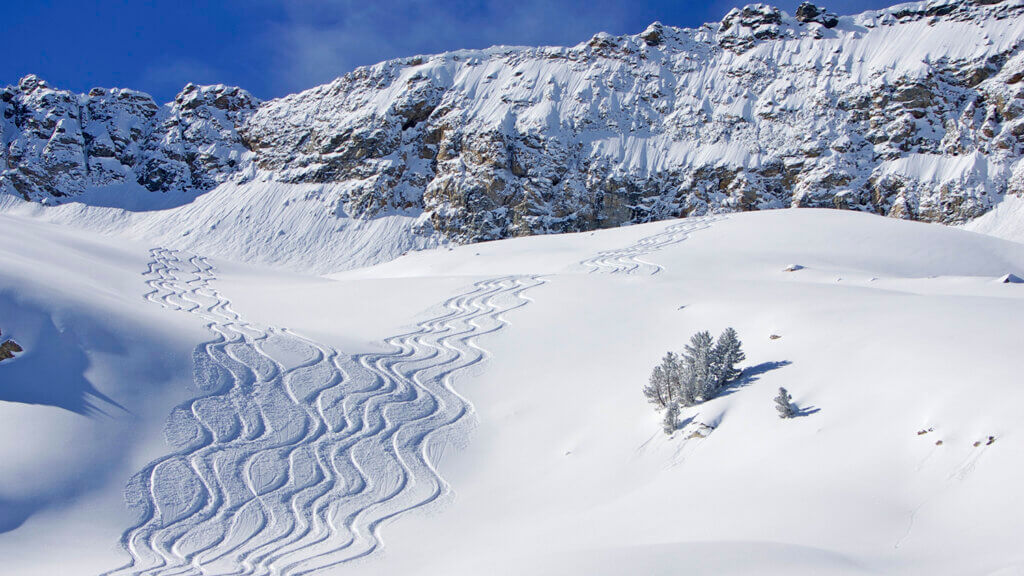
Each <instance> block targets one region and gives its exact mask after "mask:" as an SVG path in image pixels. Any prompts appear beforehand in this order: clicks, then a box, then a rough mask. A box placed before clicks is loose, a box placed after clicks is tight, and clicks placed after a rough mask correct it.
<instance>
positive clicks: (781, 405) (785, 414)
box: [775, 388, 796, 418]
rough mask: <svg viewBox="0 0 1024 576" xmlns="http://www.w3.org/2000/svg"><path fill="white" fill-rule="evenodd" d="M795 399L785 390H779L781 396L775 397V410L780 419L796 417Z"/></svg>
mask: <svg viewBox="0 0 1024 576" xmlns="http://www.w3.org/2000/svg"><path fill="white" fill-rule="evenodd" d="M792 399H793V397H792V396H790V394H789V392H787V391H786V389H785V388H779V395H778V396H776V397H775V409H776V410H778V412H779V418H792V417H793V416H796V407H795V406H793V404H792V402H790V400H792Z"/></svg>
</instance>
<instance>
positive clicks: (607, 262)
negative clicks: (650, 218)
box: [580, 216, 721, 275]
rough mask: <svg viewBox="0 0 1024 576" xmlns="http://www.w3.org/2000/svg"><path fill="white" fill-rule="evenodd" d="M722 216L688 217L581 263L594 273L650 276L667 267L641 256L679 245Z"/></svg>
mask: <svg viewBox="0 0 1024 576" xmlns="http://www.w3.org/2000/svg"><path fill="white" fill-rule="evenodd" d="M720 218H721V217H720V216H702V217H699V218H686V219H684V220H683V221H682V222H679V223H678V224H672V225H671V226H668V227H666V228H665V229H664V230H662V231H661V232H659V233H657V234H652V235H650V236H645V237H643V238H641V239H640V240H638V241H637V242H636V243H634V244H633V245H631V246H627V247H625V248H616V249H614V250H605V251H604V252H600V253H598V254H597V256H594V257H593V258H588V259H586V260H584V261H582V262H580V265H582V266H583V267H584V268H586V269H588V270H589V271H590V272H608V273H611V274H636V273H641V272H642V273H645V274H648V275H653V274H657V273H658V272H661V271H662V270H663V269H664V268H662V267H661V266H659V265H657V264H654V263H652V262H646V261H644V260H642V259H641V258H640V257H641V256H644V255H646V254H650V253H651V252H655V251H658V250H661V249H662V248H664V247H666V246H669V245H671V244H678V243H680V242H682V241H683V240H686V239H687V238H689V236H690V234H691V233H693V232H696V231H697V230H703V229H705V228H708V227H710V226H711V224H712V223H713V222H714V221H716V220H719V219H720Z"/></svg>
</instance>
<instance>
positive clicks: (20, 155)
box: [0, 76, 259, 200]
mask: <svg viewBox="0 0 1024 576" xmlns="http://www.w3.org/2000/svg"><path fill="white" fill-rule="evenodd" d="M258 104H259V102H258V101H257V100H256V99H255V98H253V97H252V96H250V95H249V94H248V93H246V92H244V91H242V90H239V89H238V88H228V87H225V86H206V87H197V86H193V85H191V84H190V85H188V86H186V87H185V89H184V90H183V91H182V93H181V94H179V95H178V97H177V98H176V99H175V101H174V102H172V103H171V104H168V105H166V106H163V107H161V106H157V104H156V103H155V102H153V99H152V98H151V97H150V96H149V95H147V94H143V93H141V92H136V91H133V90H123V89H119V88H114V89H110V90H107V89H102V88H94V89H92V90H90V91H89V93H88V94H85V95H79V94H73V93H71V92H68V91H65V90H56V89H53V88H51V87H50V86H48V85H47V84H46V82H44V81H42V80H40V79H39V78H37V77H35V76H27V77H25V78H23V79H22V80H21V82H19V83H18V85H17V86H8V87H7V88H4V89H3V90H2V91H0V119H2V124H0V128H2V137H3V139H2V142H3V147H2V148H0V168H2V172H0V187H3V186H9V187H10V188H13V190H14V191H16V192H17V193H18V194H19V195H21V196H22V197H24V198H25V199H28V200H42V199H45V198H50V197H62V196H73V195H75V194H78V193H80V192H82V191H84V190H86V189H87V188H90V187H100V186H107V185H111V184H118V183H124V182H132V183H139V184H142V185H144V186H145V187H146V188H148V189H150V190H153V191H158V190H171V189H209V188H212V187H213V186H215V185H216V184H217V183H219V182H221V181H223V180H224V179H225V178H226V176H227V175H228V174H230V173H231V172H233V171H235V169H236V168H237V165H238V163H239V162H240V161H241V159H242V155H243V153H244V152H245V149H244V148H243V147H242V146H241V141H240V139H239V136H238V128H239V126H240V125H241V123H242V122H243V121H244V119H245V118H246V117H247V116H248V115H249V114H251V113H252V112H253V111H254V110H255V108H256V106H257V105H258Z"/></svg>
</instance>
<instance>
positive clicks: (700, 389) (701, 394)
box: [683, 330, 718, 402]
mask: <svg viewBox="0 0 1024 576" xmlns="http://www.w3.org/2000/svg"><path fill="white" fill-rule="evenodd" d="M714 342H715V341H714V339H713V338H712V337H711V333H710V332H708V331H706V330H705V331H704V332H697V333H696V334H694V335H693V336H691V337H690V343H689V344H687V345H686V348H685V351H684V352H683V361H684V362H685V363H686V368H687V370H688V371H689V375H690V378H691V381H692V384H693V389H694V392H695V396H696V397H697V399H699V400H700V401H702V402H704V401H707V400H710V399H711V398H714V396H715V393H716V392H717V391H718V382H717V381H716V378H715V374H714V367H713V363H714V354H713V352H714V350H713V347H714Z"/></svg>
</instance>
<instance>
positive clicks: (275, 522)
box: [0, 210, 1024, 575]
mask: <svg viewBox="0 0 1024 576" xmlns="http://www.w3.org/2000/svg"><path fill="white" fill-rule="evenodd" d="M0 225H2V227H3V230H4V235H5V237H6V238H7V240H8V241H7V242H5V243H4V244H3V245H2V247H0V330H3V333H4V335H5V336H8V335H10V336H11V337H14V338H16V339H17V340H18V341H19V343H21V344H22V345H24V346H25V348H26V353H25V354H24V355H22V356H19V357H18V358H16V359H15V360H14V361H10V362H5V363H4V364H3V365H0V400H3V401H2V402H0V462H3V463H4V467H3V468H2V473H0V504H2V505H0V559H2V560H0V563H2V564H0V566H2V568H3V569H2V570H0V572H3V573H5V574H6V573H10V574H17V575H23V574H24V575H33V574H40V575H41V574H47V575H50V574H72V575H77V574H83V575H86V574H89V575H95V574H103V573H113V574H153V575H158V574H159V575H169V574H183V575H184V574H301V573H312V574H360V575H362V574H382V575H383V574H481V573H496V574H524V573H535V574H623V573H645V574H677V573H680V572H685V573H688V574H690V573H692V574H716V575H717V574H872V573H881V574H921V573H927V574H950V575H954V574H957V575H959V574H1013V573H1014V570H1020V569H1022V568H1024V566H1022V565H1021V562H1022V561H1024V560H1022V559H1021V558H1020V556H1019V529H1020V520H1019V518H1020V517H1021V512H1024V503H1022V502H1021V500H1020V499H1019V498H1017V496H1016V494H1017V493H1018V487H1019V486H1020V485H1021V482H1022V480H1024V466H1022V465H1021V462H1022V461H1024V459H1022V457H1024V448H1022V446H1021V443H1020V442H1021V441H1020V437H1019V436H1020V430H1021V425H1020V418H1019V414H1018V412H1019V410H1018V408H1017V407H1018V406H1020V405H1021V404H1022V401H1024V389H1022V388H1021V384H1020V379H1019V375H1020V374H1021V372H1022V365H1021V363H1020V359H1019V354H1018V352H1019V350H1020V347H1021V344H1022V343H1024V342H1022V336H1021V333H1020V314H1019V312H1020V310H1021V309H1024V308H1022V304H1024V293H1022V291H1021V287H1020V285H1015V284H1001V283H999V282H998V278H999V277H1001V276H1003V275H1004V274H1007V273H1015V274H1017V275H1018V276H1020V275H1022V272H1024V245H1022V244H1018V243H1014V242H1009V241H1005V240H1000V239H996V238H993V237H989V236H984V235H980V234H975V233H971V232H967V231H963V230H957V229H953V228H945V227H941V226H937V225H927V224H919V223H913V222H905V221H899V220H892V219H884V218H880V217H875V216H869V215H864V214H856V213H849V212H838V211H825V210H782V211H774V212H762V213H752V214H742V215H732V216H728V217H718V218H707V219H694V220H682V221H674V222H665V223H658V224H651V225H643V226H635V227H629V228H622V229H616V230H607V231H602V232H594V233H584V234H572V235H563V236H551V237H531V238H521V239H515V240H507V241H500V242H492V243H486V244H476V245H469V246H461V247H456V248H454V249H445V248H442V249H435V250H427V251H422V252H412V253H409V254H407V255H405V256H402V257H400V258H398V259H396V260H393V261H391V262H387V263H383V264H380V265H377V266H373V267H368V268H360V269H356V270H351V271H347V272H341V273H337V274H333V275H330V276H327V277H323V276H313V275H309V274H300V273H294V272H287V273H286V272H281V271H278V270H274V269H271V268H267V267H264V266H254V265H251V264H243V263H240V262H232V261H230V260H224V259H210V258H206V257H204V256H203V255H201V254H196V253H192V252H187V251H184V250H182V249H179V248H153V246H152V244H151V243H150V240H149V239H147V238H145V237H144V235H143V234H142V233H141V232H139V231H137V230H128V231H127V232H126V234H124V235H122V236H120V237H117V238H107V237H102V236H99V235H96V234H94V233H91V232H84V231H77V230H74V229H71V228H67V227H64V226H60V225H56V224H53V223H47V222H43V221H40V220H39V219H37V218H35V217H31V216H26V215H10V214H9V215H4V216H0ZM791 264H799V265H800V266H802V268H801V269H799V270H795V271H791V272H787V271H785V269H786V268H787V267H789V266H790V265H791ZM726 326H734V327H735V328H736V329H737V330H738V331H739V334H740V336H741V338H743V340H744V346H745V348H746V350H747V356H748V361H747V362H746V364H745V365H744V366H743V367H744V368H746V369H747V371H746V373H745V377H744V379H743V380H742V382H741V384H740V385H739V386H737V387H736V388H735V389H733V390H731V391H730V392H729V393H728V394H727V395H724V396H723V397H721V398H718V399H716V400H714V401H712V402H709V403H706V404H704V405H701V406H698V407H694V408H690V409H686V410H684V411H683V414H682V420H683V425H682V426H681V429H680V430H679V431H677V432H676V434H674V435H673V436H672V437H671V438H670V437H667V436H665V435H664V434H663V433H662V432H661V429H660V423H659V416H658V415H657V414H656V413H655V412H654V411H653V410H652V409H651V407H650V406H649V405H647V404H646V403H645V402H644V398H643V395H642V394H641V393H640V388H641V386H642V385H643V384H644V383H645V381H646V377H647V375H648V373H649V371H650V368H651V367H652V366H653V365H654V364H655V363H656V362H657V361H658V359H659V358H660V356H661V355H662V354H663V353H664V352H665V350H667V349H670V348H673V349H678V348H680V347H681V346H682V344H683V343H684V342H685V340H686V338H688V336H689V335H690V334H691V333H693V332H695V331H697V330H702V329H708V330H712V331H714V332H717V331H720V330H721V329H722V328H724V327H726ZM396 335H397V336H396ZM772 335H775V336H778V338H771V336H772ZM779 386H785V387H786V388H787V389H789V390H790V392H791V393H792V394H793V396H794V401H795V402H796V403H797V404H798V405H799V406H800V407H801V408H803V409H804V413H805V414H806V415H805V416H802V417H799V418H796V419H794V420H791V421H782V420H779V419H778V418H777V417H776V416H775V411H774V409H773V406H772V401H771V399H772V397H773V396H774V395H775V393H776V391H777V389H778V387H779ZM42 391H48V393H47V394H43V393H42ZM919 432H924V433H923V434H919ZM990 436H991V437H993V438H994V440H992V441H991V442H990V441H989V437H990ZM975 443H977V445H975ZM126 484H127V490H126V489H125V486H126ZM126 494H127V497H128V506H126V505H125V499H124V496H125V495H126ZM965 527H967V528H969V529H967V528H965ZM119 542H120V543H121V544H122V545H123V546H119V545H118V543H119ZM129 562H130V564H128V563H129ZM119 566H120V567H121V568H118V567H119ZM111 570H113V572H111Z"/></svg>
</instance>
